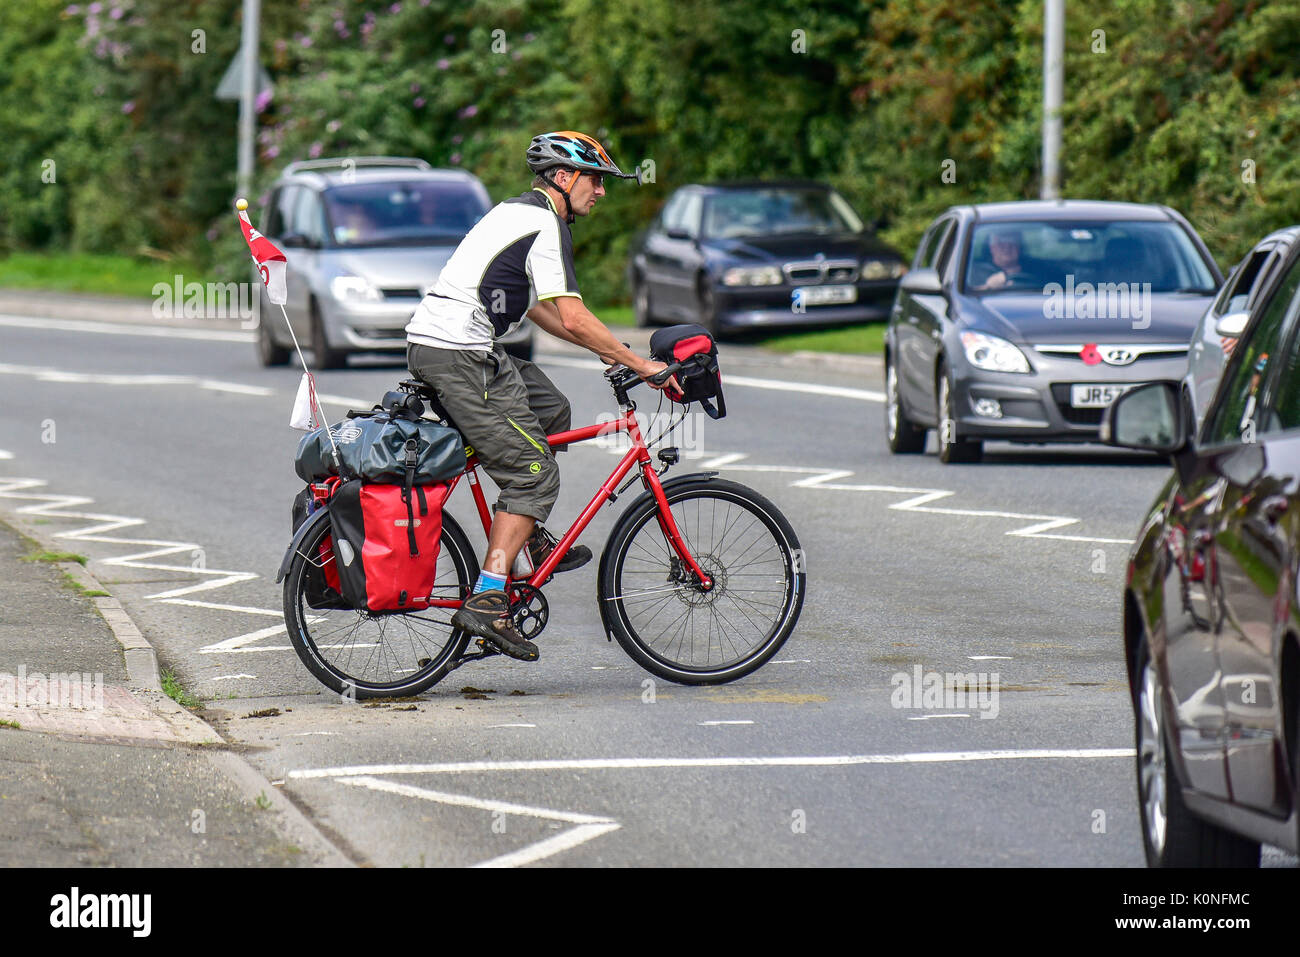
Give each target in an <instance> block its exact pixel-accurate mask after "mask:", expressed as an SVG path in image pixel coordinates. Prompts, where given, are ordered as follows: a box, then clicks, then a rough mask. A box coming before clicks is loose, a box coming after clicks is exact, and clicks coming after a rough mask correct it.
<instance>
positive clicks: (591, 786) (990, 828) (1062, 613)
mask: <svg viewBox="0 0 1300 957" xmlns="http://www.w3.org/2000/svg"><path fill="white" fill-rule="evenodd" d="M148 333H149V331H148V330H145V329H140V328H131V327H122V326H103V327H100V328H99V329H98V330H97V329H96V328H95V327H93V326H84V325H81V324H77V325H72V326H69V325H65V324H61V323H58V322H43V323H41V324H39V325H38V324H23V323H19V324H14V323H12V322H9V321H8V320H6V319H4V318H3V317H0V407H2V408H3V409H4V410H5V414H4V416H3V417H2V418H0V450H4V451H7V452H9V453H10V454H11V455H10V457H5V456H3V454H2V453H0V509H3V510H13V509H15V508H18V507H23V506H28V505H31V504H32V503H33V501H35V500H33V499H30V498H26V499H25V498H22V497H21V496H24V495H31V494H44V495H66V496H70V497H74V496H75V497H80V498H79V499H72V498H70V499H69V500H68V502H67V503H66V504H64V505H62V506H60V505H58V504H57V503H52V505H51V507H50V508H49V509H47V510H46V512H45V513H43V514H42V515H41V517H40V519H39V520H40V521H43V522H45V521H48V523H49V527H50V531H51V532H56V533H59V534H62V535H63V536H64V539H63V540H65V541H66V542H67V546H68V549H69V550H70V551H77V552H81V553H83V554H86V555H88V556H90V557H91V558H92V560H93V561H94V565H93V566H92V567H93V568H94V570H95V571H96V573H97V574H98V576H99V577H100V579H101V580H102V581H104V582H105V583H107V584H109V585H110V587H111V588H112V589H113V592H114V594H115V595H117V596H118V597H119V598H120V599H121V600H122V601H123V603H124V604H125V606H126V607H127V609H128V610H129V611H130V613H131V614H132V615H133V617H134V618H135V619H136V621H137V622H138V623H139V625H140V627H141V628H142V630H143V631H144V632H145V634H146V635H147V636H148V637H149V638H150V640H151V641H153V643H154V644H155V646H156V647H157V649H158V651H159V654H160V656H161V657H162V659H163V663H164V665H165V666H168V667H171V668H173V669H174V670H175V672H176V674H177V675H178V676H179V678H180V680H181V682H182V683H183V684H184V685H185V686H186V687H187V688H189V689H190V690H191V691H192V692H194V693H195V694H197V695H198V696H199V697H201V698H203V699H205V701H206V702H207V706H208V708H207V710H208V714H207V717H208V718H209V719H210V720H213V721H214V723H215V724H217V726H218V728H219V729H220V730H221V731H222V732H223V733H224V734H226V735H227V736H228V737H229V738H231V739H232V740H233V741H236V742H238V743H240V744H243V745H246V746H247V749H246V753H247V756H248V758H249V760H251V761H252V762H253V763H254V764H255V765H257V766H258V767H259V769H261V770H262V771H263V772H264V773H265V774H266V775H267V776H268V777H269V778H271V779H272V780H273V781H275V782H282V786H283V787H284V789H285V791H286V792H287V793H288V794H289V795H290V797H291V798H292V799H293V800H294V801H295V802H297V803H298V804H299V805H300V806H301V807H303V808H304V809H305V810H306V811H307V812H308V813H309V815H310V816H311V817H312V818H313V819H314V820H315V821H316V822H317V823H318V824H320V825H321V826H322V828H323V829H325V830H326V832H327V833H329V834H330V835H331V836H332V837H333V838H334V839H335V840H336V841H337V842H338V843H339V845H340V846H341V847H343V848H344V849H345V850H346V851H347V852H348V853H350V854H351V855H352V856H354V857H355V858H356V859H357V860H359V861H364V862H372V863H375V864H379V865H412V866H420V865H428V866H434V865H468V864H475V863H484V862H495V863H502V864H530V863H543V864H547V865H630V864H651V865H666V866H671V865H748V864H754V865H785V864H792V865H825V864H847V865H868V864H870V865H903V864H910V865H943V866H949V865H951V866H962V865H987V864H1010V865H1048V866H1056V865H1079V866H1093V865H1108V866H1140V865H1141V864H1142V847H1141V837H1140V834H1139V830H1138V823H1137V822H1138V818H1137V808H1136V803H1135V796H1134V784H1133V770H1132V763H1133V762H1132V757H1131V756H1130V754H1129V752H1130V750H1131V747H1132V736H1133V728H1132V718H1131V714H1130V708H1129V704H1128V700H1127V696H1126V689H1125V681H1124V666H1123V656H1122V651H1121V642H1120V605H1119V598H1120V592H1121V584H1122V576H1123V572H1124V564H1125V560H1126V556H1127V550H1128V545H1127V544H1126V543H1127V541H1128V540H1129V539H1130V538H1131V536H1132V534H1133V533H1134V531H1135V529H1136V528H1137V525H1138V522H1139V520H1140V518H1141V516H1142V514H1143V513H1144V510H1145V509H1146V508H1147V507H1148V506H1149V505H1150V503H1151V500H1152V498H1153V496H1154V494H1155V492H1156V490H1157V489H1158V487H1159V486H1160V484H1161V483H1162V481H1163V480H1164V478H1165V476H1166V474H1167V465H1166V464H1165V463H1163V462H1160V461H1157V460H1155V459H1152V458H1146V457H1142V456H1137V455H1131V454H1127V453H1121V452H1115V451H1108V450H1106V451H1102V450H1096V449H1089V448H1065V449H1062V448H1055V449H1051V448H1021V447H1014V446H1010V445H1004V446H999V445H990V446H989V449H988V455H987V459H986V462H985V463H984V464H982V465H978V466H943V465H941V464H939V462H938V461H937V459H936V458H935V457H934V456H933V455H927V456H924V457H895V456H891V455H890V454H889V453H888V451H887V449H886V447H885V442H884V437H883V434H882V424H881V413H882V409H881V404H880V401H879V398H880V397H879V390H880V387H881V383H880V381H879V378H878V377H868V378H865V379H864V377H863V376H862V375H860V374H852V373H848V372H837V371H834V369H832V368H827V367H819V366H812V365H799V364H790V363H788V362H784V361H779V360H776V359H774V358H771V357H766V356H764V355H763V354H761V353H759V352H758V351H757V350H753V349H744V348H734V347H732V348H729V347H726V346H724V347H723V350H722V363H723V375H724V382H725V383H726V387H727V402H728V407H729V411H730V415H729V416H728V417H727V418H726V419H724V420H722V421H720V422H713V421H711V420H707V419H705V420H703V422H702V423H701V424H700V426H699V428H698V429H696V430H692V431H691V432H690V433H689V434H690V436H691V439H692V442H693V444H694V445H696V446H697V447H695V448H694V449H692V450H691V451H690V457H689V458H688V459H687V461H685V462H683V463H682V464H681V465H679V466H678V467H677V469H676V470H675V473H683V472H686V471H693V470H696V469H699V468H717V469H719V470H720V471H721V473H722V475H723V477H725V478H729V479H732V480H735V481H739V482H743V483H745V484H748V485H751V486H753V487H754V488H756V489H758V490H759V491H760V492H762V493H763V494H764V495H766V496H767V497H768V498H770V499H772V500H773V501H774V502H775V503H777V505H778V506H779V507H780V508H781V509H782V510H783V511H784V512H785V514H786V516H787V517H788V518H789V520H790V521H791V523H792V524H793V526H794V528H795V529H796V531H797V533H798V535H799V536H800V539H801V543H802V545H803V547H804V549H805V550H806V553H807V562H808V583H809V585H808V597H807V601H806V603H805V605H804V610H803V616H802V618H801V620H800V623H799V626H798V628H797V629H796V631H795V633H794V635H793V637H792V638H791V639H790V641H789V642H788V643H787V645H786V646H785V648H784V649H783V650H782V651H781V653H780V654H779V655H778V656H777V660H776V661H774V662H772V663H770V664H769V665H768V666H766V667H765V668H763V669H762V670H760V671H759V672H757V673H756V674H755V675H752V676H750V677H749V678H747V679H744V680H742V681H740V682H737V683H734V684H731V685H727V686H722V687H714V688H687V687H682V686H676V685H671V684H667V683H664V682H662V681H651V680H650V679H649V675H648V674H646V673H645V672H643V671H642V670H641V669H640V668H638V667H637V666H636V665H635V664H634V663H633V662H632V661H631V660H630V659H628V658H627V657H626V656H625V655H624V654H623V653H622V651H621V650H620V649H619V647H618V646H617V645H616V644H610V643H608V642H607V641H606V640H605V638H604V634H603V632H602V630H601V627H600V623H599V616H598V612H597V608H596V603H595V571H594V564H593V565H592V566H588V567H587V568H584V569H582V570H579V571H576V572H572V573H569V574H567V575H562V576H558V577H557V578H556V580H555V581H554V582H552V583H551V585H549V586H548V587H547V597H548V599H549V602H550V607H551V621H550V625H549V627H548V629H547V631H546V632H545V633H544V634H543V635H542V636H541V638H540V639H539V644H540V645H541V648H542V658H541V660H540V661H539V662H537V663H534V664H523V663H518V662H509V661H505V660H503V659H500V658H497V659H492V660H491V661H489V662H486V663H481V664H471V665H468V666H466V667H465V668H463V669H461V670H459V671H456V672H454V673H453V674H452V675H451V676H450V677H449V678H448V679H446V680H445V681H444V682H443V683H442V684H440V685H439V686H437V687H435V688H434V689H433V690H432V691H430V692H429V693H427V694H426V695H424V696H423V697H422V698H421V699H420V700H419V701H418V702H415V703H414V704H413V705H411V704H402V703H399V704H386V705H385V704H381V705H379V706H375V707H367V706H364V705H358V704H352V703H347V702H343V701H340V700H339V699H338V698H337V697H336V696H334V695H332V694H329V693H326V692H324V690H323V689H322V688H321V687H320V686H319V685H318V684H317V683H316V682H315V680H314V679H313V678H312V677H311V675H310V674H309V673H308V672H307V671H306V669H305V668H303V667H302V665H301V664H300V663H299V662H298V660H297V658H296V657H295V655H294V654H293V652H292V650H290V649H289V647H288V643H287V640H286V637H285V634H284V632H283V630H282V629H281V630H279V631H278V633H277V631H276V629H277V626H278V624H279V619H278V617H277V616H278V613H279V608H280V590H279V588H278V587H277V586H276V585H275V582H274V577H275V572H276V568H277V566H278V563H279V561H280V558H281V555H282V554H283V551H284V548H285V546H286V544H287V542H288V538H289V532H290V528H289V506H290V500H291V499H292V497H293V495H294V494H295V493H296V492H297V490H298V488H299V487H300V486H299V482H298V480H297V478H296V476H295V475H294V473H293V452H294V449H295V448H296V444H297V441H298V437H299V435H300V433H296V432H294V431H292V430H290V429H289V428H288V426H287V422H288V417H289V410H290V406H291V404H292V400H293V395H294V392H295V390H296V387H297V380H298V376H299V374H300V373H299V370H296V369H293V368H290V369H281V370H264V369H261V368H259V367H257V365H256V364H255V361H254V358H253V347H252V345H251V343H249V342H244V341H227V340H228V338H230V337H224V338H223V337H219V336H206V335H205V334H202V333H194V334H193V335H192V336H190V337H187V338H177V337H175V336H169V335H166V334H161V333H160V334H148ZM235 338H237V337H235ZM540 361H541V365H542V367H543V368H544V369H545V371H546V372H547V373H548V374H549V375H550V376H551V377H552V378H553V379H554V381H555V382H556V384H557V385H559V387H560V388H561V389H562V390H563V391H564V392H565V393H566V394H568V395H569V396H570V398H571V400H572V402H573V406H574V413H575V414H574V421H575V424H579V423H583V422H591V421H595V420H596V419H597V417H598V416H599V415H601V414H602V413H605V414H609V413H612V412H613V411H614V406H613V401H612V398H611V396H610V394H609V392H608V390H607V387H606V386H605V384H604V381H603V379H602V378H601V377H600V375H599V373H598V371H597V366H596V364H595V362H594V359H592V360H586V359H582V358H580V357H577V356H575V355H573V354H570V353H565V354H561V355H547V356H543V357H542V358H541V360H540ZM404 371H405V370H404V367H403V366H401V365H397V364H392V363H387V364H385V363H374V362H372V363H366V364H365V365H364V366H363V367H354V368H352V369H349V370H345V371H337V372H326V373H321V374H320V375H319V376H318V389H319V391H320V392H321V393H323V394H324V395H326V396H333V397H337V398H338V399H340V400H341V401H340V402H339V403H337V404H334V405H332V406H330V411H333V412H335V413H342V411H343V410H344V408H346V405H345V404H344V403H345V402H346V401H347V400H351V399H356V400H360V401H361V402H364V403H365V404H367V405H368V404H369V403H371V402H374V401H376V400H377V399H378V398H379V397H380V395H382V393H383V392H384V391H385V390H386V389H387V388H390V387H392V385H393V384H394V383H395V382H396V381H397V379H398V378H400V377H402V376H403V374H404ZM160 377H161V378H160ZM639 398H640V400H641V402H642V403H643V411H653V407H654V405H655V403H654V400H653V399H652V398H651V397H650V395H649V393H647V394H646V395H644V396H639ZM700 446H702V447H700ZM615 461H616V458H615V456H614V455H613V454H612V453H611V451H610V450H607V449H602V448H597V447H594V446H590V445H589V446H583V447H575V448H574V449H573V450H572V451H571V452H570V453H568V455H567V458H566V459H565V460H563V461H562V470H563V476H564V486H563V490H562V493H561V497H560V501H559V503H558V505H557V507H556V510H555V516H554V517H553V519H552V521H551V522H550V523H549V525H550V527H551V528H552V530H553V531H556V532H559V531H561V530H562V529H563V528H564V526H565V525H566V524H567V521H568V520H569V519H570V518H571V517H572V516H574V515H576V514H577V512H578V510H579V509H580V508H581V506H582V505H583V504H584V503H585V502H586V501H587V499H588V498H590V497H591V495H592V493H593V492H594V491H595V489H596V487H597V485H598V484H599V482H600V481H601V480H603V478H604V477H605V476H606V475H607V474H608V472H609V470H610V469H612V467H613V465H614V463H615ZM18 477H22V478H29V479H33V480H39V481H41V482H44V483H47V484H45V485H44V486H41V487H37V486H27V487H23V486H22V485H21V483H15V482H12V481H7V480H9V479H13V478H18ZM627 501H628V500H627V499H623V500H622V501H620V502H619V503H617V504H615V505H614V506H612V508H607V509H605V510H604V512H603V513H602V514H601V515H600V516H599V517H598V518H597V520H596V521H595V522H594V523H593V525H592V526H591V527H590V528H589V530H588V532H587V533H586V535H585V536H584V541H586V542H587V543H588V544H589V545H591V546H592V548H593V550H595V551H598V550H599V546H600V545H601V544H602V543H603V541H604V538H605V536H606V534H607V533H608V530H609V528H610V527H611V526H612V523H613V520H614V517H615V512H616V511H618V510H621V509H622V507H623V506H624V504H625V503H626V502H627ZM449 509H450V511H451V512H452V513H453V514H454V515H456V516H457V518H458V519H459V520H460V521H461V524H462V525H463V526H464V527H466V528H467V529H471V530H472V534H471V538H472V540H473V541H474V542H475V546H476V548H479V547H481V546H482V544H483V542H484V539H483V537H482V533H481V530H478V529H474V527H473V524H472V523H471V519H473V518H474V513H473V509H472V503H471V501H470V499H469V493H468V491H467V490H465V489H459V490H458V491H457V492H456V494H455V495H454V496H453V497H452V499H451V502H450V504H449ZM78 516H81V517H78ZM89 516H94V517H93V518H91V517H89ZM69 532H70V533H72V534H71V535H69V534H68V533H69ZM248 636H252V637H248ZM918 667H919V668H920V670H921V672H923V673H928V672H941V673H942V672H959V673H969V672H977V673H985V674H990V675H991V674H992V673H994V672H996V673H997V675H998V682H999V695H998V698H997V704H996V711H995V714H993V713H989V712H992V711H993V708H992V707H991V706H989V707H986V708H985V709H984V710H985V712H986V713H989V716H988V717H987V718H985V717H981V713H980V710H979V709H978V708H970V707H966V708H964V709H963V708H942V707H940V708H933V707H931V708H906V707H896V706H895V705H896V704H898V703H899V702H898V700H897V695H896V694H895V692H896V690H897V688H898V687H899V685H900V683H901V682H900V680H899V679H898V678H897V677H896V676H898V675H900V674H902V675H907V676H911V675H913V674H914V673H915V669H916V668H918ZM467 687H471V688H477V689H482V690H484V691H487V692H490V693H488V694H487V695H486V697H483V696H478V695H476V696H474V697H469V696H467V695H466V694H464V693H462V689H464V688H467ZM412 707H413V709H414V710H411V708H412ZM271 708H274V709H278V710H279V712H280V714H279V715H278V716H276V717H262V718H252V717H245V716H246V715H249V714H252V713H254V712H258V711H264V710H266V709H271ZM738 759H745V760H738ZM1267 860H1268V862H1270V863H1274V864H1283V865H1291V866H1294V863H1295V862H1294V858H1290V857H1286V856H1283V855H1280V854H1277V853H1270V854H1269V855H1268V858H1267Z"/></svg>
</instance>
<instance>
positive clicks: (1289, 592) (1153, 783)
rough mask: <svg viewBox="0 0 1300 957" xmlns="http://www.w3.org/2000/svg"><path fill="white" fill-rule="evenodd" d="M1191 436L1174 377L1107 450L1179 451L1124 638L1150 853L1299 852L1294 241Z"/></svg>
mask: <svg viewBox="0 0 1300 957" xmlns="http://www.w3.org/2000/svg"><path fill="white" fill-rule="evenodd" d="M1278 275H1279V280H1278V281H1277V282H1276V283H1273V284H1271V288H1270V290H1269V291H1268V293H1267V294H1266V296H1265V297H1264V298H1263V299H1262V300H1261V302H1260V303H1259V305H1258V307H1257V308H1256V309H1254V310H1253V311H1252V313H1251V318H1250V320H1249V322H1248V324H1247V326H1246V328H1245V330H1244V332H1243V333H1242V336H1241V339H1240V340H1239V341H1238V344H1237V346H1236V348H1235V349H1234V350H1233V352H1232V355H1231V357H1230V358H1229V360H1228V364H1227V366H1226V367H1225V368H1224V371H1223V376H1222V378H1221V379H1220V381H1219V387H1218V390H1217V391H1216V393H1215V395H1214V398H1213V400H1212V401H1211V403H1210V405H1209V407H1208V409H1207V410H1206V414H1205V419H1204V422H1203V424H1202V425H1201V429H1200V432H1199V434H1193V428H1194V423H1195V414H1194V412H1193V411H1192V409H1191V408H1190V407H1189V405H1188V404H1187V403H1186V402H1185V401H1184V400H1183V398H1182V397H1181V395H1180V391H1179V387H1178V385H1177V384H1170V383H1156V384H1153V385H1148V386H1144V387H1142V388H1140V389H1135V390H1133V391H1132V392H1129V393H1126V394H1125V395H1124V396H1122V397H1121V398H1120V399H1118V400H1117V401H1116V402H1115V404H1114V405H1113V406H1112V407H1111V408H1110V409H1108V410H1107V413H1106V418H1105V420H1104V422H1103V425H1102V430H1101V432H1102V438H1103V441H1107V442H1109V443H1110V444H1112V445H1119V446H1122V447H1125V448H1135V449H1147V450H1151V451H1156V452H1162V453H1167V454H1170V455H1172V456H1173V460H1174V466H1175V469H1174V473H1173V474H1172V475H1171V476H1170V479H1169V481H1168V483H1167V484H1166V485H1165V487H1164V488H1163V489H1162V490H1161V492H1160V494H1159V495H1158V497H1157V498H1156V501H1155V502H1154V504H1153V505H1152V507H1151V509H1150V511H1149V512H1148V513H1147V516H1146V519H1145V521H1144V522H1143V524H1142V527H1141V529H1140V531H1139V533H1138V537H1137V544H1136V545H1135V546H1134V548H1133V552H1132V554H1131V556H1130V558H1129V567H1128V575H1127V579H1126V580H1127V585H1126V587H1125V591H1124V645H1125V648H1124V650H1125V658H1126V660H1127V663H1128V675H1129V684H1130V688H1131V691H1132V700H1133V709H1134V713H1135V716H1136V725H1137V729H1136V740H1137V785H1138V803H1139V806H1140V807H1141V813H1142V823H1143V835H1144V838H1145V842H1146V853H1147V860H1148V862H1149V863H1151V864H1152V865H1161V866H1188V865H1237V866H1253V865H1256V864H1257V863H1258V862H1259V850H1260V843H1261V842H1266V843H1270V844H1275V845H1278V846H1279V847H1283V848H1286V849H1288V850H1290V851H1292V852H1295V851H1297V849H1298V848H1300V813H1298V812H1297V803H1298V802H1300V733H1298V731H1297V718H1298V717H1300V592H1298V591H1297V583H1298V582H1300V485H1298V484H1297V476H1300V318H1298V317H1300V247H1293V248H1292V249H1291V250H1290V251H1289V253H1288V255H1287V258H1286V261H1285V263H1284V264H1283V265H1282V266H1281V267H1280V270H1279V273H1278Z"/></svg>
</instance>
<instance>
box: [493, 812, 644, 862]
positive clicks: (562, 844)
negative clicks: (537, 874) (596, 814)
mask: <svg viewBox="0 0 1300 957" xmlns="http://www.w3.org/2000/svg"><path fill="white" fill-rule="evenodd" d="M619 826H620V825H619V824H618V822H617V821H607V822H605V823H603V824H579V825H578V826H577V827H574V828H570V829H569V830H567V831H565V832H564V833H562V834H556V835H555V836H554V837H548V838H547V839H546V840H544V841H538V842H537V843H536V844H530V845H529V846H528V847H525V848H522V849H521V850H518V851H513V852H511V853H510V854H502V855H501V856H500V857H494V858H492V860H490V861H484V862H483V863H481V864H475V865H474V866H475V867H523V866H524V865H525V864H532V863H533V862H535V861H540V860H542V859H543V858H546V857H551V856H553V855H555V854H559V853H560V852H561V851H567V850H568V849H569V848H571V847H577V846H578V845H579V844H585V843H586V842H587V841H590V840H591V839H592V838H596V837H600V836H601V835H602V834H608V833H609V832H610V831H617V830H618V829H619Z"/></svg>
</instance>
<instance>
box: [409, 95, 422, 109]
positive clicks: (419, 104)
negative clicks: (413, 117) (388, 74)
mask: <svg viewBox="0 0 1300 957" xmlns="http://www.w3.org/2000/svg"><path fill="white" fill-rule="evenodd" d="M411 105H412V106H414V107H415V108H416V109H417V110H418V109H419V108H420V107H422V106H424V97H422V96H417V97H416V98H415V99H414V100H412V101H411Z"/></svg>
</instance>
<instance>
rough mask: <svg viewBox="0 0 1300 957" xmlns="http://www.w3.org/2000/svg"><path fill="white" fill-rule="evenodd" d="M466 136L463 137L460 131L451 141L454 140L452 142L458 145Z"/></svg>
mask: <svg viewBox="0 0 1300 957" xmlns="http://www.w3.org/2000/svg"><path fill="white" fill-rule="evenodd" d="M464 138H465V137H463V136H461V135H460V134H459V133H457V134H456V135H455V136H453V137H452V138H451V141H452V143H453V144H455V145H456V146H459V145H460V142H461V140H463V139H464Z"/></svg>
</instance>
